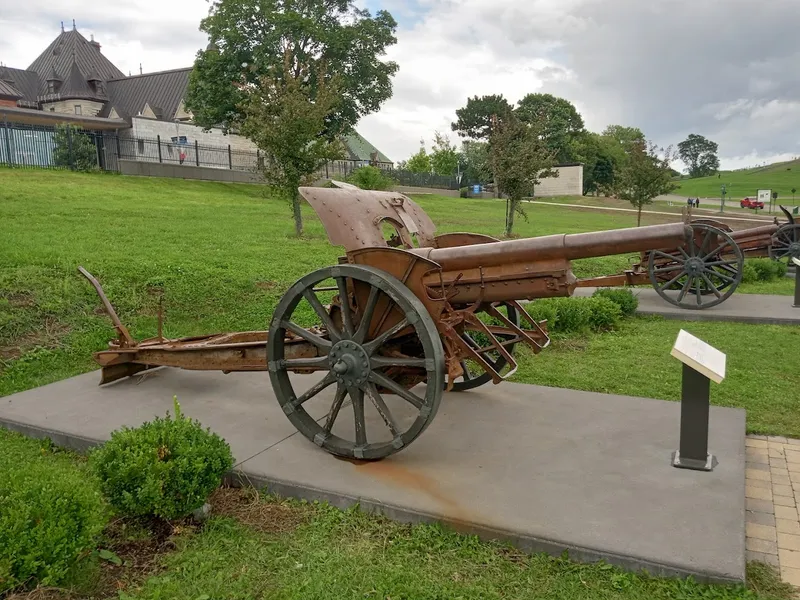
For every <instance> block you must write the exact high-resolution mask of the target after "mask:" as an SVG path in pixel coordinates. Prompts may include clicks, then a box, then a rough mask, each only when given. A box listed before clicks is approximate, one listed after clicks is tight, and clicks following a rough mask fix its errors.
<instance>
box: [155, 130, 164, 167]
mask: <svg viewBox="0 0 800 600" xmlns="http://www.w3.org/2000/svg"><path fill="white" fill-rule="evenodd" d="M156 141H157V142H158V162H163V161H162V160H161V136H160V135H156Z"/></svg>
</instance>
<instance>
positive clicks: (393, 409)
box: [267, 265, 444, 460]
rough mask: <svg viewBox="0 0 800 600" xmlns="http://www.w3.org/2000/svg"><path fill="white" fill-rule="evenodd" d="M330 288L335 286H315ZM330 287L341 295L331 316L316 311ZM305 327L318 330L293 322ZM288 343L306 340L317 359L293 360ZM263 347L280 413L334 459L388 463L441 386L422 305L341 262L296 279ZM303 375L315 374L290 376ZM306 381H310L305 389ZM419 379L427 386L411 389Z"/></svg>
mask: <svg viewBox="0 0 800 600" xmlns="http://www.w3.org/2000/svg"><path fill="white" fill-rule="evenodd" d="M329 282H332V283H333V285H328V286H327V287H325V285H320V284H326V285H327V283H329ZM315 288H316V289H315ZM331 288H332V289H333V290H335V291H338V302H337V309H336V311H335V313H336V317H337V318H335V319H334V318H332V314H333V312H332V311H331V310H329V309H328V308H326V307H325V306H324V305H323V303H324V301H325V298H324V295H323V294H324V292H323V291H322V290H331ZM321 296H322V297H321ZM309 321H313V322H315V323H317V325H316V326H314V327H303V326H301V325H300V324H298V323H299V322H302V323H304V324H307V323H308V322H309ZM287 334H288V335H287ZM293 337H294V339H295V340H296V339H297V338H298V337H299V338H301V339H302V340H305V341H306V342H308V344H310V345H311V346H313V347H314V348H315V353H316V354H317V355H318V356H316V357H312V358H305V357H295V355H296V351H294V350H293V349H292V348H291V346H292V338H293ZM308 344H306V347H308ZM295 345H296V344H295ZM267 350H268V360H269V375H270V380H271V382H272V387H273V389H274V391H275V394H276V396H277V398H278V402H279V403H280V405H281V407H282V408H283V412H284V413H285V414H286V416H287V417H288V418H289V420H290V421H291V422H292V423H293V424H294V426H295V427H296V428H297V429H298V430H299V431H300V433H302V434H303V435H304V436H305V437H307V438H308V439H309V440H311V441H312V442H314V443H315V444H317V445H318V446H320V447H322V448H324V449H325V450H327V451H328V452H330V453H331V454H335V455H337V456H343V457H347V458H355V459H365V460H376V459H381V458H384V457H386V456H389V455H390V454H393V453H395V452H397V451H398V450H400V449H402V448H404V447H405V446H408V445H409V444H410V443H411V442H413V441H414V440H415V439H416V438H417V436H419V435H420V434H421V433H422V432H423V431H424V430H425V428H426V427H427V426H428V425H429V424H430V422H431V421H432V420H433V417H434V416H435V415H436V411H437V410H438V408H439V403H440V401H441V397H442V393H443V388H444V350H443V348H442V342H441V338H440V337H439V332H438V331H437V329H436V326H435V324H434V322H433V319H432V318H431V316H430V315H429V314H428V312H427V310H426V309H425V307H424V306H423V304H422V303H421V302H420V301H419V299H418V298H417V297H416V296H415V295H414V294H413V293H412V292H411V291H410V290H409V289H408V288H407V287H406V286H405V285H403V284H402V283H401V282H400V281H399V280H398V279H397V278H395V277H393V276H391V275H389V274H388V273H385V272H384V271H381V270H380V269H376V268H373V267H367V266H361V265H338V266H332V267H326V268H323V269H320V270H318V271H315V272H314V273H310V274H309V275H306V276H305V277H303V278H302V279H300V280H299V281H298V282H297V283H295V284H294V285H293V286H292V287H291V288H290V289H289V290H288V291H287V292H286V294H285V295H284V296H283V298H282V299H281V301H280V302H279V304H278V306H277V307H276V309H275V312H274V314H273V318H272V323H271V326H270V331H269V340H268V342H267ZM304 370H306V371H311V373H312V374H311V375H302V374H297V373H298V372H299V373H302V372H303V371H304ZM290 373H292V375H291V376H290ZM320 375H321V377H320ZM310 377H315V378H316V379H315V380H311V381H314V383H313V384H312V385H310V386H308V385H303V384H304V383H305V381H304V380H306V378H310ZM423 381H424V382H425V386H424V388H422V389H416V388H415V387H414V385H415V384H416V383H419V382H423ZM298 392H299V393H298Z"/></svg>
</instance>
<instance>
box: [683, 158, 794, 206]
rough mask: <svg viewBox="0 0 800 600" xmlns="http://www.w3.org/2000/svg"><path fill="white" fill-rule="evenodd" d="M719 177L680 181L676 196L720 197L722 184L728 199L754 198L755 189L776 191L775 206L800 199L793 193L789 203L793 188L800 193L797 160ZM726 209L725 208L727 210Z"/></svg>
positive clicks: (726, 172) (728, 172)
mask: <svg viewBox="0 0 800 600" xmlns="http://www.w3.org/2000/svg"><path fill="white" fill-rule="evenodd" d="M720 175H721V176H720V177H718V176H717V175H711V176H709V177H698V178H696V179H682V180H680V181H679V182H677V183H679V184H680V188H679V189H677V190H676V191H675V192H673V193H675V194H678V195H681V196H692V197H694V196H699V197H701V198H719V195H720V188H721V186H722V185H723V184H725V186H726V188H727V192H728V194H727V198H728V199H737V200H738V199H741V198H746V197H748V196H749V197H751V198H752V197H755V196H756V194H757V193H758V190H772V191H773V192H778V203H779V204H784V205H790V206H791V205H794V204H796V203H797V201H798V200H800V194H795V200H792V188H796V189H798V190H800V160H795V161H789V162H783V163H775V164H772V165H767V166H766V167H757V168H754V169H744V170H741V171H722V172H721V173H720ZM726 210H727V209H726Z"/></svg>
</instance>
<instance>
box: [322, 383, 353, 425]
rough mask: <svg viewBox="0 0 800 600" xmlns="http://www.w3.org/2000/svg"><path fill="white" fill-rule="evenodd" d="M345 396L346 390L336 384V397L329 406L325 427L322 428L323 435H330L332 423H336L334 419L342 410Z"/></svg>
mask: <svg viewBox="0 0 800 600" xmlns="http://www.w3.org/2000/svg"><path fill="white" fill-rule="evenodd" d="M346 396H347V388H345V387H344V385H342V384H341V383H340V384H338V385H337V387H336V396H334V398H333V404H331V409H330V411H328V417H327V418H326V419H325V426H324V427H323V430H324V431H325V433H330V432H331V429H333V423H334V422H335V421H336V417H338V416H339V411H340V410H341V409H342V403H343V402H344V399H345V397H346Z"/></svg>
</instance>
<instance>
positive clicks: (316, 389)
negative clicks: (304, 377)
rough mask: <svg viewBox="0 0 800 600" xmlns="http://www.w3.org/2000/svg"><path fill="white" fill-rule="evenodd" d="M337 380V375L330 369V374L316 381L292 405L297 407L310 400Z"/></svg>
mask: <svg viewBox="0 0 800 600" xmlns="http://www.w3.org/2000/svg"><path fill="white" fill-rule="evenodd" d="M335 381H336V376H335V375H334V374H333V372H332V371H328V374H327V375H325V377H323V378H322V379H321V380H320V381H318V382H317V383H315V384H314V385H313V386H311V387H310V388H308V390H306V392H305V393H303V394H301V395H300V396H298V397H297V398H296V399H295V400H293V401H292V406H294V407H295V408H297V407H298V406H300V405H301V404H303V403H304V402H306V401H307V400H310V399H311V398H313V397H314V396H316V395H317V394H319V393H320V392H321V391H322V390H324V389H325V388H327V387H328V386H330V385H331V384H332V383H334V382H335Z"/></svg>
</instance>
